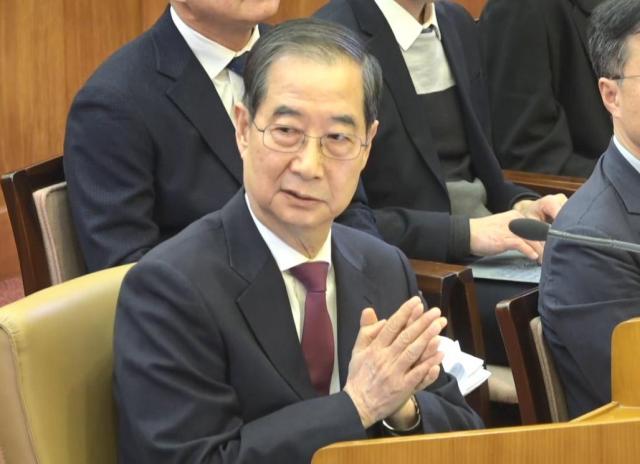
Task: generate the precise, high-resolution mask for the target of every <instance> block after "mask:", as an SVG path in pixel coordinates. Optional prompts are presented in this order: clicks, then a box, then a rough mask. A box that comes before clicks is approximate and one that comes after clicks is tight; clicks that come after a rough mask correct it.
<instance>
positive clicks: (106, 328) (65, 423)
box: [0, 265, 130, 464]
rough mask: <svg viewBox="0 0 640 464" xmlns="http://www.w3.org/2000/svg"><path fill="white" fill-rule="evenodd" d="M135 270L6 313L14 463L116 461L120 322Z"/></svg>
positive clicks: (6, 382) (3, 412)
mask: <svg viewBox="0 0 640 464" xmlns="http://www.w3.org/2000/svg"><path fill="white" fill-rule="evenodd" d="M129 267H130V265H126V266H121V267H117V268H113V269H107V270H105V271H101V272H97V273H94V274H88V275H85V276H82V277H79V278H77V279H74V280H70V281H68V282H65V283H63V284H60V285H56V286H53V287H49V288H46V289H44V290H41V291H39V292H36V293H34V294H32V295H29V296H28V297H26V298H23V299H22V300H19V301H17V302H15V303H12V304H10V305H7V306H5V307H4V308H2V309H0V416H1V417H2V419H1V420H0V447H1V448H2V450H3V453H4V458H5V460H6V461H7V462H8V463H15V464H36V463H37V464H62V463H64V464H88V463H91V464H114V463H115V462H116V415H115V406H114V402H113V399H112V396H111V383H112V370H113V368H112V353H113V349H112V340H113V323H114V317H115V308H116V300H117V297H118V293H119V291H120V284H121V282H122V279H123V277H124V275H125V273H126V271H127V270H128V269H129Z"/></svg>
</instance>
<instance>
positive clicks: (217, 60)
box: [171, 7, 260, 80]
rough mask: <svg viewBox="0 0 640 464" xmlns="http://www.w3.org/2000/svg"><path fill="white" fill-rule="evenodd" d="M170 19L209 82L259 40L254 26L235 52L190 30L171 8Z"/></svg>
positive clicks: (257, 30) (256, 28)
mask: <svg viewBox="0 0 640 464" xmlns="http://www.w3.org/2000/svg"><path fill="white" fill-rule="evenodd" d="M171 19H172V20H173V23H174V24H175V25H176V28H177V29H178V31H179V32H180V35H182V37H183V38H184V40H185V41H186V42H187V45H188V46H189V48H190V49H191V51H192V52H193V54H194V55H195V56H196V58H197V59H198V61H199V62H200V64H201V65H202V67H203V68H204V70H205V72H206V73H207V75H208V76H209V78H210V79H211V80H213V79H214V78H215V77H216V76H217V75H218V74H220V73H221V72H222V71H224V70H225V68H226V67H227V65H228V64H229V62H230V61H231V60H232V59H233V58H235V57H236V56H240V55H242V54H243V53H245V52H247V51H249V50H251V47H253V45H254V44H255V43H256V42H257V41H258V39H259V38H260V31H259V28H258V26H256V27H254V28H253V32H252V33H251V37H250V38H249V41H248V42H247V44H246V45H245V46H244V47H243V48H242V50H239V51H237V52H235V51H233V50H231V49H229V48H227V47H225V46H223V45H220V44H219V43H217V42H214V41H213V40H211V39H209V38H207V37H205V36H204V35H202V34H200V33H199V32H198V31H196V30H194V29H192V28H191V27H190V26H189V25H187V23H185V22H184V21H183V20H182V19H181V18H180V16H178V13H176V11H175V10H174V8H173V7H171Z"/></svg>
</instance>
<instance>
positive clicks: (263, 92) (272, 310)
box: [115, 20, 480, 464]
mask: <svg viewBox="0 0 640 464" xmlns="http://www.w3.org/2000/svg"><path fill="white" fill-rule="evenodd" d="M244 79H245V86H246V96H245V99H244V104H243V105H237V106H236V110H235V113H234V114H235V120H236V127H237V129H236V138H237V143H238V147H239V151H240V156H241V159H242V163H243V180H244V188H245V190H244V191H240V192H239V193H238V194H236V195H235V196H234V197H233V198H232V199H231V201H230V202H229V203H228V204H227V205H226V206H224V207H223V208H222V209H221V210H220V211H217V212H214V213H211V214H209V215H207V216H205V217H204V218H202V219H200V220H198V221H196V222H195V223H194V224H192V225H191V226H189V227H187V228H186V229H185V230H184V231H182V232H181V233H179V234H178V235H177V236H175V237H174V238H172V239H170V240H168V241H166V242H164V243H163V244H161V245H160V246H158V247H156V248H155V249H154V250H152V251H151V252H150V253H148V254H146V255H145V256H144V257H143V258H142V260H141V261H140V262H139V263H138V264H137V265H136V266H135V267H134V268H133V269H132V271H130V273H129V274H128V275H127V276H126V278H125V281H124V284H123V287H122V291H121V294H120V299H119V303H118V311H117V317H116V327H115V394H116V399H117V403H118V407H119V418H120V424H119V433H120V439H119V446H120V459H121V462H123V463H129V462H131V463H133V462H136V463H137V462H153V463H158V464H163V463H178V462H189V463H194V464H195V463H204V462H214V461H215V462H221V463H223V462H224V463H258V462H259V463H294V464H295V463H308V462H309V461H310V459H311V456H312V454H313V453H314V452H315V451H316V450H317V449H318V448H320V447H322V446H324V445H328V444H330V443H333V442H336V441H340V440H349V439H363V438H366V437H368V436H382V435H385V434H401V433H418V432H435V431H445V430H453V429H464V428H470V427H476V426H478V425H480V424H479V420H478V417H477V416H476V415H475V413H473V411H472V410H470V409H469V407H468V406H467V405H466V404H465V402H464V399H463V398H462V396H461V394H460V392H459V390H458V387H457V384H456V382H455V380H454V379H453V378H452V377H450V376H449V375H448V374H446V373H444V371H442V370H441V369H440V367H439V363H440V361H441V359H442V354H441V353H439V352H437V351H436V349H437V344H438V333H439V332H440V330H441V329H442V327H443V326H444V324H445V321H444V320H443V319H442V318H441V317H440V316H439V310H438V309H435V308H434V309H431V310H429V311H427V312H424V309H423V303H422V301H421V299H420V298H419V297H418V296H417V295H418V289H417V288H416V280H415V276H414V275H413V273H412V272H411V268H410V267H409V264H408V262H407V260H406V258H405V257H404V256H403V255H402V253H401V252H400V251H399V250H398V249H396V248H394V247H392V246H390V245H388V244H385V243H384V242H382V241H380V240H379V239H377V238H374V237H371V236H370V235H368V234H365V233H362V232H360V231H357V230H354V229H352V228H348V227H344V226H341V225H339V224H334V223H333V221H334V218H335V217H336V216H337V215H339V214H340V213H341V212H342V210H343V209H344V208H346V206H347V205H348V204H349V201H350V199H351V198H352V196H353V193H354V191H355V189H356V186H357V185H358V179H359V175H360V172H361V170H362V169H363V168H364V166H365V164H366V162H367V159H368V156H369V151H370V148H371V140H372V139H373V137H374V135H375V133H376V129H377V127H378V122H377V120H376V115H377V100H378V96H379V94H380V89H381V75H380V70H379V67H378V65H377V64H376V62H375V60H374V59H372V58H371V57H370V56H369V55H368V54H366V53H365V52H364V50H363V48H362V46H361V45H360V43H359V42H358V41H357V39H356V38H355V37H354V36H353V35H352V34H351V33H350V32H349V31H348V30H346V29H343V28H340V27H337V26H334V25H331V24H329V23H325V22H320V21H317V20H300V21H294V22H290V23H286V24H284V25H282V26H279V27H277V28H275V29H273V30H272V31H270V32H269V33H267V35H265V36H264V37H262V38H261V39H260V40H259V41H258V43H257V44H256V45H255V47H254V49H253V51H252V54H251V56H250V58H249V61H248V63H247V69H246V72H245V76H244Z"/></svg>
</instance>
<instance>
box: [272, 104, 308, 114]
mask: <svg viewBox="0 0 640 464" xmlns="http://www.w3.org/2000/svg"><path fill="white" fill-rule="evenodd" d="M273 116H302V113H300V111H298V110H294V109H293V108H291V107H290V106H287V105H280V106H278V107H277V108H276V109H275V110H274V111H273Z"/></svg>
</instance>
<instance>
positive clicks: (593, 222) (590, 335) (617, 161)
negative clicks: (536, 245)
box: [539, 144, 640, 417]
mask: <svg viewBox="0 0 640 464" xmlns="http://www.w3.org/2000/svg"><path fill="white" fill-rule="evenodd" d="M553 227H554V228H555V229H559V230H563V231H566V232H572V233H575V234H582V235H590V236H594V237H602V238H612V239H617V240H623V241H628V242H633V243H640V173H638V172H637V171H636V170H635V169H634V168H633V167H632V166H631V165H630V164H629V163H628V162H627V160H625V159H624V158H623V157H622V155H621V154H620V152H619V151H618V150H617V148H616V147H615V146H614V145H613V144H611V146H610V147H609V149H608V150H607V151H606V152H605V154H604V155H603V156H602V157H601V158H600V160H599V161H598V163H597V164H596V166H595V168H594V171H593V174H592V175H591V177H590V178H589V180H587V182H586V183H585V184H584V185H583V186H582V187H581V188H580V189H579V190H578V191H577V192H576V193H575V194H573V195H572V196H571V198H570V199H569V201H568V202H567V203H566V205H565V206H564V207H563V208H562V211H561V212H560V214H559V215H558V217H557V219H556V221H555V222H554V224H553ZM539 309H540V315H541V317H542V322H543V329H544V335H545V337H546V339H547V341H548V342H549V346H550V348H551V352H552V353H553V357H554V359H555V362H556V367H557V368H558V373H559V375H560V379H561V381H562V383H563V385H564V388H565V393H566V399H567V406H568V409H569V414H570V416H571V417H575V416H578V415H580V414H583V413H585V412H587V411H591V410H592V409H595V408H597V407H598V406H601V405H603V404H605V403H608V402H609V401H611V334H612V332H613V329H614V327H615V326H616V325H617V324H619V323H620V322H622V321H624V320H627V319H630V318H632V317H637V316H640V256H638V255H637V254H633V253H630V252H626V251H618V250H613V249H602V248H595V247H591V246H587V245H582V244H579V243H574V242H569V241H566V240H558V239H557V238H553V237H550V238H549V240H547V243H546V247H545V252H544V258H543V264H542V278H541V280H540V300H539Z"/></svg>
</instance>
